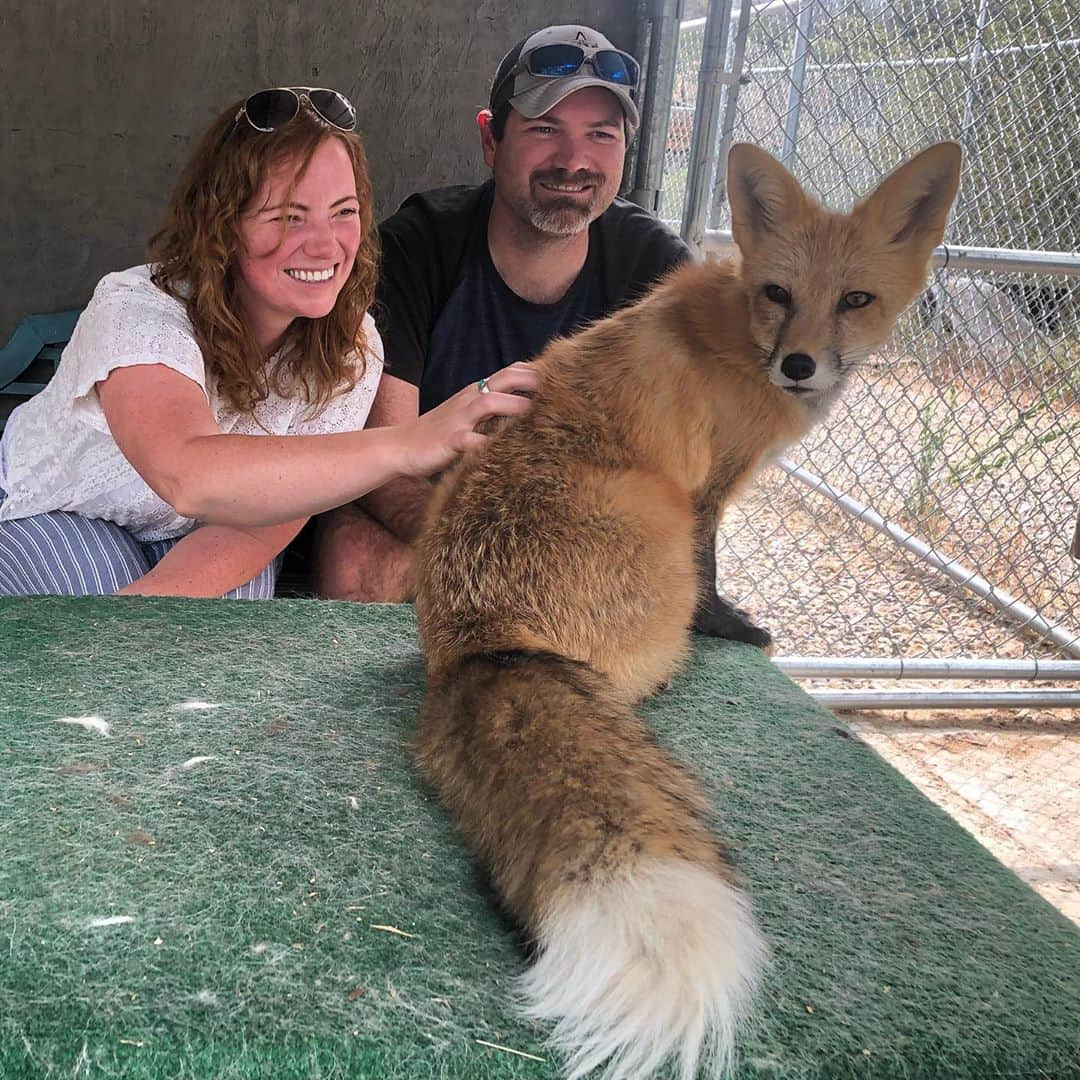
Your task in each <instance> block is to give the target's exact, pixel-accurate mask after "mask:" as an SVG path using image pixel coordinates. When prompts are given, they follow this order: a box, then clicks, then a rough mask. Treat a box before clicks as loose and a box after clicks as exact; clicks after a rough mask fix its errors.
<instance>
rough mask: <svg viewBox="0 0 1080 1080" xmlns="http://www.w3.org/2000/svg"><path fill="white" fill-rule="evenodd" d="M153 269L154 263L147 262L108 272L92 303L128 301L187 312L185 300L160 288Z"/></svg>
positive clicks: (177, 311) (133, 305) (128, 303)
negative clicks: (154, 277) (148, 263)
mask: <svg viewBox="0 0 1080 1080" xmlns="http://www.w3.org/2000/svg"><path fill="white" fill-rule="evenodd" d="M153 271H154V268H153V267H152V266H150V265H146V264H144V265H141V266H132V267H129V268H128V269H127V270H116V271H114V272H113V273H111V274H106V275H105V276H104V277H103V278H102V279H101V280H100V281H99V282H98V283H97V286H96V287H95V289H94V295H93V297H92V298H91V300H90V305H89V307H94V306H99V305H108V306H115V305H129V306H131V307H132V308H134V309H139V308H141V309H145V310H157V311H162V312H168V313H170V314H173V313H182V314H184V315H185V316H186V312H185V309H184V304H183V301H181V300H179V299H177V298H176V297H175V296H172V295H171V294H170V293H167V292H166V291H165V290H164V289H161V288H159V287H158V286H157V285H156V284H155V283H154V280H153Z"/></svg>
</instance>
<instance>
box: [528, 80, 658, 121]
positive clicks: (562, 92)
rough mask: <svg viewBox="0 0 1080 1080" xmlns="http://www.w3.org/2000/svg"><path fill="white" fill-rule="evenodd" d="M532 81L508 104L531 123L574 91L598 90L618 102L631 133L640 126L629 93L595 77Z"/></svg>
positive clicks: (618, 86) (616, 85)
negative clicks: (612, 95)
mask: <svg viewBox="0 0 1080 1080" xmlns="http://www.w3.org/2000/svg"><path fill="white" fill-rule="evenodd" d="M518 78H519V83H518V85H520V80H521V76H518ZM526 78H529V76H526ZM532 78H533V79H535V81H536V85H535V86H530V87H529V88H528V89H526V90H522V91H520V92H519V93H517V94H515V95H514V96H513V97H512V98H511V99H510V104H511V105H513V106H514V108H515V109H516V110H517V111H518V112H519V113H521V115H522V116H524V117H525V118H526V119H529V120H535V119H536V118H537V117H538V116H543V115H544V113H546V112H550V111H551V110H552V109H554V108H555V106H556V105H558V104H559V102H560V101H562V100H563V98H565V97H567V96H568V95H570V94H573V93H574V92H575V91H577V90H583V89H585V87H587V86H599V87H600V88H601V89H603V90H609V91H610V92H611V93H612V94H614V95H615V97H616V98H618V100H619V104H620V105H621V106H622V108H623V113H624V114H625V116H626V121H627V123H628V124H629V125H630V127H631V128H632V129H634V130H636V129H637V127H638V125H639V124H640V122H641V121H640V118H639V117H638V111H637V106H636V105H635V104H634V99H633V98H632V97H631V96H630V91H629V89H627V87H625V86H620V85H619V84H618V83H613V82H608V81H607V80H606V79H600V78H597V77H596V76H595V75H571V76H570V77H569V78H566V79H544V78H536V77H535V76H533V77H532Z"/></svg>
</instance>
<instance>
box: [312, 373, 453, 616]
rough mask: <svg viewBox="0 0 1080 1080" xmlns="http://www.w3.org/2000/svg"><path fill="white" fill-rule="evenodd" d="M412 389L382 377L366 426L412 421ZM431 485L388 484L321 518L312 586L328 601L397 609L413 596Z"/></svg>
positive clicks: (415, 395)
mask: <svg viewBox="0 0 1080 1080" xmlns="http://www.w3.org/2000/svg"><path fill="white" fill-rule="evenodd" d="M419 400H420V394H419V391H418V390H417V388H416V387H415V386H413V385H412V384H411V383H407V382H405V381H404V380H403V379H396V378H394V376H392V375H383V377H382V381H381V382H380V383H379V389H378V391H377V392H376V394H375V400H374V401H373V402H372V404H371V412H370V413H369V415H368V426H369V427H370V426H375V427H386V426H392V425H395V424H400V423H402V422H404V421H406V420H408V419H410V418H412V419H415V418H416V416H417V413H418V410H419ZM431 490H432V485H431V482H430V481H429V480H427V479H424V478H420V477H418V478H415V479H407V480H406V479H402V480H401V481H400V482H399V481H398V480H392V481H391V482H390V483H388V484H385V485H384V486H383V487H381V488H377V489H376V490H375V491H372V492H369V493H368V494H367V495H366V496H364V498H363V499H362V500H358V501H356V502H353V503H349V504H348V505H346V506H341V507H338V509H337V510H331V511H330V512H329V513H326V514H320V515H319V517H318V519H317V524H316V527H315V541H314V586H315V592H316V594H317V595H318V596H320V597H322V598H323V599H326V600H355V601H360V602H365V603H400V602H401V601H403V600H407V599H409V598H410V597H411V596H412V594H413V582H412V565H413V557H412V542H413V541H414V540H415V539H416V536H417V534H418V533H419V532H420V528H421V526H422V525H423V521H424V513H425V511H426V509H427V504H428V499H429V498H430V497H431Z"/></svg>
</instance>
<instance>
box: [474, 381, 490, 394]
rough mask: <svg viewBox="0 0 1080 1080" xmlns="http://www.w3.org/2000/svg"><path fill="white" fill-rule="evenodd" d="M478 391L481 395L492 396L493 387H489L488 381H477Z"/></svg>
mask: <svg viewBox="0 0 1080 1080" xmlns="http://www.w3.org/2000/svg"><path fill="white" fill-rule="evenodd" d="M476 389H477V390H479V391H480V393H481V394H490V393H491V387H490V386H488V381H487V379H477V380H476Z"/></svg>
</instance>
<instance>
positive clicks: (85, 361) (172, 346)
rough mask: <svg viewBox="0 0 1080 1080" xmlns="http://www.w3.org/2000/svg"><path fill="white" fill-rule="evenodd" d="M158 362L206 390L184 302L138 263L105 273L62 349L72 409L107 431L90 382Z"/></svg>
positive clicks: (86, 420)
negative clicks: (161, 288) (136, 267)
mask: <svg viewBox="0 0 1080 1080" xmlns="http://www.w3.org/2000/svg"><path fill="white" fill-rule="evenodd" d="M138 364H163V365H164V366H165V367H168V368H171V369H172V370H174V371H177V372H179V373H180V374H181V375H184V376H185V377H187V378H189V379H191V381H192V382H194V383H195V384H196V385H197V386H198V387H199V388H200V389H201V390H202V391H203V393H204V394H205V395H206V398H207V402H208V403H209V400H210V398H209V394H207V391H206V365H205V364H204V362H203V355H202V350H201V349H200V348H199V345H198V342H197V341H196V340H195V334H194V331H193V330H192V328H191V323H190V321H189V320H188V317H187V312H186V311H185V310H184V305H183V304H182V303H181V302H180V301H179V300H177V299H175V298H174V297H172V296H169V295H168V294H167V293H165V292H162V291H161V290H160V289H159V288H158V287H157V286H156V285H154V284H153V282H152V281H151V280H150V277H149V273H148V271H146V270H145V268H139V269H136V270H131V271H123V272H121V273H116V274H109V275H107V276H106V277H104V278H102V280H101V281H100V282H99V283H98V286H97V288H96V289H95V290H94V295H93V297H92V298H91V300H90V303H89V304H88V305H87V307H86V310H85V311H84V312H83V314H82V315H81V316H80V318H79V321H78V323H77V324H76V327H75V330H74V332H73V334H72V336H71V341H70V342H69V343H68V345H67V347H66V348H65V349H64V358H63V367H64V368H65V369H66V370H65V372H64V375H65V378H66V379H67V380H69V386H70V393H71V400H72V413H73V415H74V416H75V417H76V418H77V419H79V420H80V421H82V422H83V423H87V424H90V425H91V426H92V427H94V428H96V429H97V430H99V431H103V432H107V431H108V424H107V422H106V420H105V414H104V412H103V411H102V408H101V403H100V402H99V401H98V395H97V389H96V384H97V383H99V382H101V381H102V380H103V379H106V378H107V377H108V375H109V373H110V372H111V371H114V370H115V369H116V368H121V367H133V366H135V365H138Z"/></svg>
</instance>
